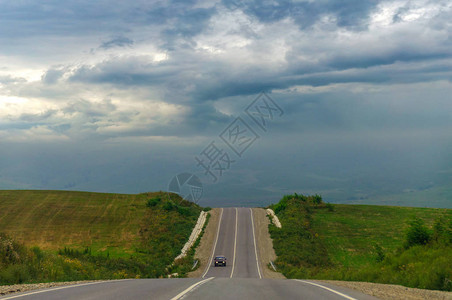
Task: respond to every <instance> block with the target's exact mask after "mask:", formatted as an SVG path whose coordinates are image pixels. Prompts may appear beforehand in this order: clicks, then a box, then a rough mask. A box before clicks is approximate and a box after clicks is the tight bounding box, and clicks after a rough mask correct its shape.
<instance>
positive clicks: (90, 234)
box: [0, 191, 201, 284]
mask: <svg viewBox="0 0 452 300" xmlns="http://www.w3.org/2000/svg"><path fill="white" fill-rule="evenodd" d="M171 199H172V200H171ZM171 199H169V198H168V195H167V194H166V193H163V192H159V193H145V194H139V195H116V194H96V193H78V192H55V191H47V192H45V191H2V192H0V211H2V214H1V216H0V226H1V227H0V228H1V229H2V231H3V232H5V233H3V234H1V235H0V284H14V283H24V282H48V281H71V280H86V279H117V278H140V277H163V276H165V275H166V274H167V273H168V272H169V271H170V270H168V269H167V266H168V265H171V264H172V262H173V260H174V258H175V257H176V256H177V255H178V254H179V252H180V250H181V249H182V247H183V245H184V244H185V242H186V241H187V240H188V237H189V236H190V234H191V230H192V228H193V227H194V225H195V223H196V220H197V218H198V216H199V213H200V211H201V208H200V207H199V206H197V205H195V204H193V203H191V202H188V201H185V200H182V199H180V198H177V197H176V196H175V195H174V196H171ZM3 212H5V213H3ZM14 214H16V215H14ZM11 222H13V223H11ZM33 224H34V227H32V226H33ZM52 237H53V238H52Z"/></svg>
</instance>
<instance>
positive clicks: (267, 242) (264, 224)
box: [253, 208, 286, 279]
mask: <svg viewBox="0 0 452 300" xmlns="http://www.w3.org/2000/svg"><path fill="white" fill-rule="evenodd" d="M253 217H254V230H255V234H256V243H257V253H258V256H259V263H260V265H261V267H262V277H263V278H273V279H283V278H286V277H284V275H283V274H281V273H279V272H275V271H273V269H270V268H269V267H268V264H269V263H270V261H274V260H275V259H276V254H275V249H273V240H272V239H271V237H270V233H269V232H268V224H270V221H269V219H268V217H267V212H266V211H265V209H263V208H253Z"/></svg>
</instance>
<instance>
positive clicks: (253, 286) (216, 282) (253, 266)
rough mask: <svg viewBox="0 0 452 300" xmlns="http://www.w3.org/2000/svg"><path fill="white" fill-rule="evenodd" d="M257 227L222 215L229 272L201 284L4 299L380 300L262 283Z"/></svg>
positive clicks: (112, 284)
mask: <svg viewBox="0 0 452 300" xmlns="http://www.w3.org/2000/svg"><path fill="white" fill-rule="evenodd" d="M253 227H254V222H253V220H252V211H251V209H249V208H224V209H222V213H221V218H220V226H219V228H218V232H217V237H216V240H215V244H214V247H213V249H214V250H213V252H212V256H215V255H224V256H226V258H227V266H226V267H214V266H213V262H212V261H211V263H210V265H209V266H208V267H207V268H206V270H205V272H204V276H203V278H180V279H177V278H175V279H130V280H112V281H106V282H95V283H87V284H80V285H73V286H65V287H58V288H51V289H45V290H38V291H31V292H25V293H18V294H13V295H10V296H5V297H0V299H26V300H31V299H34V300H36V299H40V300H41V299H50V300H52V299H64V300H71V299H171V300H175V299H182V298H183V299H196V300H200V299H259V300H264V299H325V300H335V299H349V300H352V299H362V300H370V299H376V298H374V297H370V296H367V295H364V294H362V293H359V292H357V291H353V290H349V289H346V288H342V287H336V286H330V285H327V284H324V283H319V282H315V281H300V280H287V279H261V272H260V270H261V268H262V266H259V265H258V259H257V257H256V256H257V251H256V246H255V236H254V229H253ZM265 267H266V266H265Z"/></svg>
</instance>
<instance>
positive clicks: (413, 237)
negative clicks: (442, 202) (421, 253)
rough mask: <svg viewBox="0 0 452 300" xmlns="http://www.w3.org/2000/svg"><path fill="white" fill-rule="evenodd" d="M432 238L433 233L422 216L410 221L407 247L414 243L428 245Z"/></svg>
mask: <svg viewBox="0 0 452 300" xmlns="http://www.w3.org/2000/svg"><path fill="white" fill-rule="evenodd" d="M430 239H431V233H430V231H429V230H428V228H427V227H426V226H425V225H424V221H423V220H422V219H420V218H415V219H414V220H413V221H411V222H410V227H409V228H408V231H407V235H406V243H405V247H406V248H409V247H412V246H414V245H426V244H428V242H429V241H430Z"/></svg>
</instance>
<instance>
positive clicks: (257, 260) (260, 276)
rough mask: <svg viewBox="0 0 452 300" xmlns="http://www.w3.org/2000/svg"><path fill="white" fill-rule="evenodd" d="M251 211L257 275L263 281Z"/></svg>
mask: <svg viewBox="0 0 452 300" xmlns="http://www.w3.org/2000/svg"><path fill="white" fill-rule="evenodd" d="M250 211H251V227H252V228H253V242H254V253H255V254H256V265H257V273H258V274H259V279H262V275H261V270H260V268H259V259H258V258H257V246H256V235H255V234H254V219H253V209H252V208H250Z"/></svg>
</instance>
